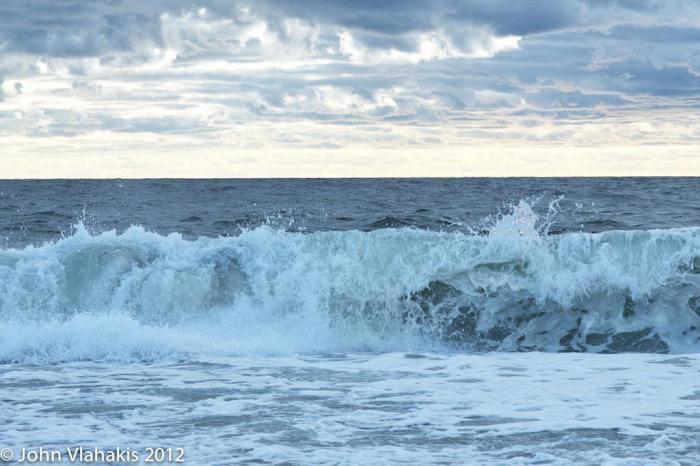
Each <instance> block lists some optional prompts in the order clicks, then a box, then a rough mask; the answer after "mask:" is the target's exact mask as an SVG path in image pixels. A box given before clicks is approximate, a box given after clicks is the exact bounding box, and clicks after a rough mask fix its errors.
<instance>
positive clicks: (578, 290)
mask: <svg viewBox="0 0 700 466" xmlns="http://www.w3.org/2000/svg"><path fill="white" fill-rule="evenodd" d="M698 187H699V186H698V180H696V179H690V178H689V179H546V180H545V179H507V180H498V179H494V180H483V179H472V180H248V181H241V180H203V181H182V180H157V181H156V180H143V181H133V180H129V181H126V180H109V181H41V182H39V181H0V231H1V232H2V233H0V236H1V238H0V244H2V245H3V246H2V248H0V363H1V365H0V392H1V393H3V395H2V397H0V398H2V399H1V400H0V403H2V405H3V413H10V414H9V416H7V419H8V422H7V424H6V426H4V427H2V428H0V444H2V445H0V446H3V445H9V446H11V447H13V448H20V447H22V446H33V447H38V446H40V445H41V446H45V447H54V448H58V447H61V446H74V445H83V446H86V447H90V446H101V447H104V448H115V447H117V446H121V447H131V448H137V447H138V448H143V447H145V446H149V445H151V446H166V447H167V446H170V447H185V448H186V449H187V460H188V461H189V462H191V464H238V463H246V462H249V463H263V464H265V463H270V464H280V463H285V462H286V463H292V464H385V463H402V462H405V463H409V462H410V463H416V462H419V463H421V464H455V463H457V464H482V463H488V462H493V463H496V464H601V463H609V464H697V463H698V462H700V451H698V449H697V440H698V438H697V436H698V434H697V433H698V431H700V411H699V410H700V404H699V403H700V401H699V400H700V378H699V377H698V375H699V372H700V359H698V356H697V354H698V352H699V351H700V228H697V227H696V226H698V225H700V202H699V201H700V189H698Z"/></svg>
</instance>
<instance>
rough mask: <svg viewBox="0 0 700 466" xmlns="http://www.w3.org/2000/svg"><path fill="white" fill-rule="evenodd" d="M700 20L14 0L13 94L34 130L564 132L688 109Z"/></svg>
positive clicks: (389, 7) (459, 3)
mask: <svg viewBox="0 0 700 466" xmlns="http://www.w3.org/2000/svg"><path fill="white" fill-rule="evenodd" d="M698 19H700V6H698V5H697V4H695V3H691V2H681V1H676V0H666V1H664V0H648V1H631V0H630V1H626V0H616V1H613V0H532V1H528V2H513V1H509V0H490V1H483V0H481V1H478V0H426V1H419V0H408V1H398V0H392V1H371V0H359V1H353V2H348V1H340V0H306V1H297V2H289V1H283V0H258V1H246V0H235V1H229V0H201V1H198V2H191V1H186V0H172V1H166V0H153V1H147V2H146V1H142V0H141V1H136V0H101V1H99V0H98V1H87V0H85V1H78V0H73V1H65V2H55V1H50V0H32V1H19V0H7V1H5V2H3V3H2V5H0V75H2V76H3V77H4V78H5V80H6V82H5V91H4V92H2V87H0V100H3V109H2V110H3V115H4V116H3V122H4V127H5V131H7V132H9V131H10V129H9V128H12V129H11V131H12V132H15V133H16V132H19V133H23V134H27V135H30V136H39V135H41V136H51V135H62V136H76V135H81V134H86V133H89V132H94V131H109V132H114V133H129V134H131V133H138V132H143V133H155V134H163V135H170V134H187V135H191V136H192V137H202V138H205V139H207V140H212V139H215V138H217V137H221V138H222V139H223V138H225V137H228V136H226V135H227V134H229V133H231V132H235V133H236V134H237V135H239V134H240V135H241V136H240V137H251V138H253V137H262V138H264V132H263V133H261V134H262V135H263V136H259V135H255V134H254V133H253V132H250V134H248V133H246V132H245V131H243V132H239V129H240V128H241V127H245V126H246V125H265V124H278V125H281V126H280V128H282V127H283V126H282V125H283V124H284V125H295V124H303V123H309V124H311V125H316V126H314V128H316V129H314V130H308V131H320V132H319V133H318V134H316V133H313V134H311V133H309V134H304V135H301V134H298V133H294V131H301V130H295V129H289V130H288V131H290V132H291V133H289V132H288V133H284V134H282V133H280V134H276V135H275V139H274V140H275V141H277V142H279V143H280V144H282V143H284V142H285V141H287V143H289V144H294V145H299V144H307V145H308V146H309V147H322V146H323V145H324V144H326V146H323V147H327V144H328V141H326V140H324V138H325V137H326V136H325V134H324V133H323V131H322V130H318V125H323V127H324V128H326V127H338V128H342V131H350V130H352V131H355V133H354V138H355V140H366V141H374V140H375V139H374V138H375V136H374V134H373V133H371V132H370V130H369V128H371V127H372V126H373V125H376V126H380V127H381V128H383V132H384V134H385V136H387V137H389V135H391V138H393V139H392V140H394V141H397V140H401V136H399V134H403V133H402V132H411V131H414V132H415V131H418V132H420V131H428V128H432V127H436V126H438V127H440V126H441V127H443V128H444V129H442V130H440V131H441V132H443V133H449V134H438V135H434V134H432V133H431V134H428V133H424V134H423V133H421V134H420V135H418V134H413V133H411V134H412V135H411V136H410V137H408V136H406V138H405V141H409V140H410V141H412V143H415V142H416V141H420V142H421V143H427V144H429V143H431V142H432V143H435V144H437V143H438V141H440V143H443V142H444V141H446V140H449V138H450V137H452V138H455V139H454V140H458V141H462V140H466V139H468V138H480V139H489V138H491V139H493V140H502V139H508V138H515V139H518V140H520V139H537V138H547V137H550V138H551V139H552V140H561V139H562V138H565V137H574V136H576V135H575V134H574V133H575V132H574V131H573V130H571V129H570V128H565V129H558V128H555V126H562V125H564V126H566V125H571V126H572V127H573V126H576V127H579V126H580V125H581V121H585V122H587V124H588V125H589V127H590V128H595V127H597V126H600V125H604V124H610V125H617V124H620V125H622V124H623V122H624V123H625V124H629V122H630V121H632V122H633V121H635V119H636V120H641V119H646V120H649V119H652V120H653V119H654V118H657V116H658V118H659V121H661V120H663V122H662V123H663V124H664V125H665V124H666V123H667V121H668V119H667V116H666V115H667V114H666V113H663V112H671V113H673V114H674V115H678V114H680V115H682V111H683V109H685V108H687V106H688V105H691V104H692V102H694V101H695V100H696V99H700V81H699V78H700V73H699V70H700V29H698V28H697V24H698ZM19 79H21V80H22V84H21V86H23V87H14V90H13V88H12V84H10V83H8V82H7V80H10V82H11V83H14V82H16V81H17V80H19ZM0 84H2V82H0ZM8 85H9V86H10V87H7V86H8ZM8 90H9V92H8ZM78 107H80V108H82V110H81V111H77V110H75V108H78ZM654 112H656V113H654ZM654 121H656V120H654ZM677 124H685V123H683V122H682V121H680V120H677ZM691 124H692V123H688V125H691ZM660 125H661V123H660ZM661 126H662V125H661ZM290 128H291V126H290ZM0 131H1V130H0ZM279 131H283V130H282V129H280V130H279ZM304 131H307V130H304ZM342 131H341V132H342ZM431 131H432V130H431ZM674 131H675V130H674ZM678 131H679V132H678V134H680V136H679V135H674V136H673V137H678V138H681V137H682V138H685V139H683V140H685V141H687V138H688V137H689V136H688V135H689V134H690V135H693V134H694V135H698V134H700V133H699V132H698V131H697V128H695V129H689V130H687V131H686V130H685V129H682V130H678ZM542 134H544V136H542ZM654 134H656V133H654ZM674 134H675V133H674ZM567 135H568V136H567ZM572 135H573V136H572ZM237 137H238V136H237ZM339 137H340V136H339ZM654 137H656V136H654ZM692 137H697V136H692ZM460 138H463V139H460ZM464 138H466V139H464ZM348 140H352V138H350V137H349V136H348ZM339 143H340V142H339ZM335 144H337V143H334V145H335Z"/></svg>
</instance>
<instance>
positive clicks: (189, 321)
mask: <svg viewBox="0 0 700 466" xmlns="http://www.w3.org/2000/svg"><path fill="white" fill-rule="evenodd" d="M540 223H541V222H540V219H538V218H537V216H536V215H535V214H534V213H533V211H532V210H531V209H530V206H529V205H528V204H527V203H525V202H522V201H521V202H520V204H518V205H516V206H515V207H514V208H513V209H512V211H511V212H509V213H508V214H505V215H502V216H500V217H499V218H498V219H497V221H495V222H494V223H493V224H492V225H491V226H490V228H489V229H488V231H487V232H486V233H480V234H476V233H474V234H466V233H458V232H449V233H448V232H433V231H426V230H419V229H413V228H405V227H404V228H385V229H378V230H374V231H370V232H361V231H343V232H332V231H327V232H315V233H308V234H305V233H298V232H288V231H284V230H282V229H275V228H272V227H269V226H262V227H258V228H255V229H252V230H248V231H243V232H242V233H241V234H239V235H238V236H235V237H228V238H204V237H203V238H200V239H197V240H194V241H192V240H186V239H183V238H182V236H181V235H179V234H177V233H173V234H170V235H167V236H162V235H159V234H156V233H151V232H147V231H145V230H144V229H143V228H141V227H138V226H134V227H131V228H129V229H128V230H127V231H125V232H123V233H121V234H118V233H117V232H114V231H112V232H104V233H101V234H94V235H93V234H90V233H89V232H88V231H87V230H86V229H85V228H84V227H83V226H82V225H78V226H77V227H76V231H75V232H74V234H72V235H71V236H69V237H66V238H63V239H61V240H59V241H56V242H53V243H47V244H44V245H42V246H29V247H26V248H23V249H4V250H0V319H1V320H0V322H1V324H0V361H3V362H32V361H37V362H47V361H48V362H59V361H73V360H83V359H99V360H152V359H158V358H162V357H166V356H169V355H179V354H187V353H207V354H222V355H223V354H245V353H255V354H267V353H270V354H280V353H307V352H309V353H327V352H338V351H385V350H403V351H410V350H435V351H492V350H496V351H531V350H538V351H590V352H696V351H698V350H700V331H699V330H698V329H700V228H683V229H669V230H651V231H609V232H605V233H599V234H588V233H567V234H561V235H547V234H546V232H545V231H543V229H542V227H540V226H538V225H539V224H540Z"/></svg>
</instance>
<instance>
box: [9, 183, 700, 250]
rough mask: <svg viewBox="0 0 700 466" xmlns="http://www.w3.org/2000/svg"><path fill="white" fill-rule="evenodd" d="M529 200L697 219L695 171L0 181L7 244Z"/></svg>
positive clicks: (298, 223)
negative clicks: (680, 174) (77, 228)
mask: <svg viewBox="0 0 700 466" xmlns="http://www.w3.org/2000/svg"><path fill="white" fill-rule="evenodd" d="M521 199H527V200H528V202H530V203H531V204H534V209H535V211H538V212H540V213H542V212H546V211H547V209H548V208H549V203H550V201H552V200H554V199H561V200H560V201H559V203H558V207H557V210H558V214H557V215H556V217H555V218H554V223H553V225H551V228H550V233H561V232H569V231H584V232H592V233H595V232H601V231H608V230H615V229H617V230H631V229H656V228H676V227H688V226H695V225H700V179H698V178H501V179H498V178H469V179H464V178H462V179H308V180H299V179H294V180H285V179H279V180H277V179H275V180H55V181H54V180H49V181H36V180H27V181H24V180H20V181H0V241H1V243H0V244H3V245H4V246H6V247H7V246H21V245H26V244H31V243H40V242H43V241H46V240H52V239H56V238H59V237H60V236H61V235H62V234H63V235H67V234H70V232H71V226H72V225H73V224H75V223H76V222H77V221H78V220H82V221H83V222H84V223H85V224H86V226H88V228H89V229H90V230H91V231H94V232H97V231H104V230H110V229H117V230H119V231H123V230H124V229H126V228H127V227H128V226H130V225H142V226H144V227H145V228H146V229H147V230H150V231H155V232H158V233H161V234H167V233H171V232H179V233H182V234H183V235H184V236H185V237H189V238H192V237H197V236H212V237H216V236H220V235H235V234H237V233H239V232H240V230H241V228H251V227H255V226H258V225H261V224H265V223H267V224H276V225H277V226H280V227H283V228H285V229H287V230H291V231H299V230H302V231H323V230H352V229H357V230H362V231H369V230H375V229H380V228H387V227H402V226H413V227H417V228H423V229H431V230H444V231H454V230H462V231H463V230H466V229H469V228H479V227H480V226H481V225H482V223H483V221H484V219H486V218H488V217H489V216H492V215H494V214H496V213H497V212H499V210H504V209H506V210H507V206H508V205H509V204H512V203H517V202H518V201H519V200H521ZM537 199H540V201H539V202H534V201H535V200H537Z"/></svg>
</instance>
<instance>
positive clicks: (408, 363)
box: [0, 352, 700, 465]
mask: <svg viewBox="0 0 700 466" xmlns="http://www.w3.org/2000/svg"><path fill="white" fill-rule="evenodd" d="M699 373H700V359H699V358H698V357H697V355H684V356H678V355H649V354H646V355H643V354H621V355H590V354H575V353H567V354H555V353H535V352H533V353H524V354H518V353H491V354H471V355H470V354H459V355H458V354H452V355H449V354H444V353H422V354H415V353H384V354H380V355H379V354H375V355H371V354H356V355H352V354H348V355H326V356H315V357H304V358H300V357H275V358H270V357H243V356H241V357H235V358H231V357H208V358H202V359H194V360H182V361H174V360H169V361H161V362H159V363H156V364H148V365H144V364H130V365H124V364H114V363H99V364H96V363H90V362H88V363H71V364H61V365H55V366H16V365H5V366H2V367H0V390H1V391H2V393H3V396H4V397H5V400H4V401H3V406H4V408H3V417H4V426H3V430H2V437H3V441H4V444H5V445H10V446H20V445H43V446H44V447H47V448H61V447H65V446H66V445H71V446H85V447H91V446H98V447H100V448H103V449H109V448H116V447H120V446H121V447H130V448H132V449H141V450H143V449H144V448H145V447H147V446H164V447H183V448H185V449H186V460H187V464H257V463H263V464H265V463H272V464H277V463H286V464H342V465H359V464H363V465H366V464H371V465H381V464H400V463H412V464H426V465H429V464H485V463H487V464H512V465H519V464H557V465H559V464H572V465H573V464H577V465H586V464H590V465H593V464H619V465H639V464H645V465H668V464H682V465H691V464H697V461H698V459H700V447H698V442H697V432H698V430H697V427H698V425H699V423H700V405H699V404H698V400H700V379H699V378H698V374H699ZM9 400H12V401H9ZM29 426H31V428H29Z"/></svg>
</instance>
